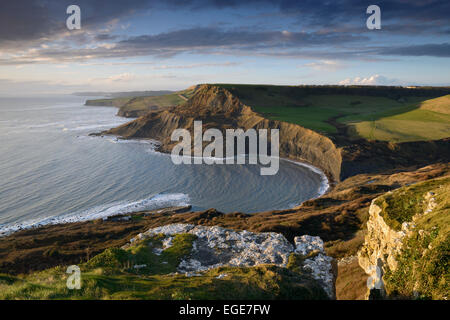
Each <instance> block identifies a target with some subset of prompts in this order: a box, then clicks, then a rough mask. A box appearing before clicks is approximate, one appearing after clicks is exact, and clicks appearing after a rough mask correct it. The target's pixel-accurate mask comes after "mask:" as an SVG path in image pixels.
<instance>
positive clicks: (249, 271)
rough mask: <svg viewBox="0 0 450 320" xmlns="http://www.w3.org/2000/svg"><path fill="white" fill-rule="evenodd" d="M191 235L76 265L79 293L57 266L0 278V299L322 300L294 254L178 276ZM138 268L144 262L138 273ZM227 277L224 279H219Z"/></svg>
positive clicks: (155, 239)
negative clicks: (274, 261) (282, 260)
mask: <svg viewBox="0 0 450 320" xmlns="http://www.w3.org/2000/svg"><path fill="white" fill-rule="evenodd" d="M194 240H195V236H193V235H191V234H180V235H177V236H175V238H174V240H173V246H171V247H170V248H168V249H166V250H164V251H163V252H162V253H161V254H160V255H157V254H155V253H154V251H153V250H154V249H155V248H161V247H162V242H161V236H155V237H153V238H151V239H148V240H145V241H144V242H141V243H138V244H137V245H135V246H132V247H130V248H128V249H126V250H124V249H119V248H111V249H107V250H105V251H104V252H102V253H101V254H99V255H97V256H95V257H94V258H92V259H91V260H89V261H88V262H87V263H84V264H82V265H80V268H81V271H82V274H81V276H82V284H81V289H80V290H69V289H67V287H66V281H67V277H68V275H67V274H65V268H63V267H56V268H52V269H47V270H44V271H40V272H35V273H32V274H30V275H27V276H22V277H14V276H9V275H4V274H3V275H1V274H0V299H326V298H327V296H326V294H325V292H324V291H323V289H322V288H321V287H320V286H319V285H318V284H317V282H316V281H314V280H312V278H311V276H310V275H309V274H307V273H304V272H303V271H301V270H300V269H299V263H301V260H302V258H301V257H298V256H297V255H292V256H291V258H290V261H289V265H288V268H280V267H276V266H273V265H261V266H256V267H245V268H238V267H220V268H216V269H212V270H209V271H207V272H205V273H204V274H203V275H202V276H193V277H187V276H185V275H181V274H172V273H173V272H176V267H177V265H178V264H179V263H180V261H181V259H182V258H183V257H185V256H186V255H187V254H189V252H190V250H191V249H192V242H193V241H194ZM136 264H146V265H147V267H144V268H141V269H135V268H133V266H134V265H136ZM221 274H222V275H223V274H225V275H226V276H225V277H224V278H222V279H218V278H217V276H219V275H221Z"/></svg>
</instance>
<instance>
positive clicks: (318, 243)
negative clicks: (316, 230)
mask: <svg viewBox="0 0 450 320" xmlns="http://www.w3.org/2000/svg"><path fill="white" fill-rule="evenodd" d="M294 242H295V252H296V253H299V254H302V255H307V254H308V253H310V252H312V251H319V252H324V249H323V241H322V239H320V237H312V236H308V235H303V236H300V237H295V238H294Z"/></svg>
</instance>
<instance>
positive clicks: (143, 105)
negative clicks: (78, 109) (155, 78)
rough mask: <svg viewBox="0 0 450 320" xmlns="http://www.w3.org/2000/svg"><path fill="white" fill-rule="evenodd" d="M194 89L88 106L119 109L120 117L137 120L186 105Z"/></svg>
mask: <svg viewBox="0 0 450 320" xmlns="http://www.w3.org/2000/svg"><path fill="white" fill-rule="evenodd" d="M193 92H194V88H188V89H186V90H182V91H177V92H172V93H168V94H166V93H164V92H163V94H158V95H151V96H132V97H119V98H112V99H96V100H87V101H86V105H87V106H108V107H116V108H119V111H118V113H117V115H118V116H121V117H128V118H137V117H140V116H142V115H145V114H146V113H147V112H150V111H155V110H161V109H164V108H167V107H172V106H176V105H179V104H182V103H184V102H185V101H186V100H187V99H188V98H189V97H191V96H192V94H193Z"/></svg>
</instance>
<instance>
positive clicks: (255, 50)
mask: <svg viewBox="0 0 450 320" xmlns="http://www.w3.org/2000/svg"><path fill="white" fill-rule="evenodd" d="M70 4H78V5H79V6H80V7H81V8H82V25H83V30H81V31H80V32H70V33H67V29H66V27H65V20H66V18H67V14H66V8H67V6H68V5H70ZM369 4H371V3H368V2H367V1H360V0H342V1H317V0H302V1H300V0H295V1H294V0H279V1H269V0H247V1H241V0H239V1H238V0H211V1H209V0H183V1H182V0H167V1H155V0H153V1H152V0H127V1H111V0H75V1H74V0H26V1H8V2H5V1H4V2H2V7H1V10H0V48H2V50H5V51H10V52H11V51H14V50H19V49H29V48H35V49H34V50H33V51H31V52H28V53H24V54H22V55H20V56H16V57H14V58H3V59H2V60H0V64H3V65H5V64H27V63H42V62H70V61H84V60H89V59H96V58H101V59H103V58H118V57H120V58H126V57H133V56H157V57H171V56H174V55H177V54H180V53H211V54H235V55H262V56H264V55H265V56H278V57H307V58H318V59H325V58H326V59H366V60H367V59H373V60H376V59H383V57H384V56H403V55H405V56H406V55H409V56H433V57H448V56H449V52H450V49H449V44H448V43H444V44H421V45H409V46H401V45H400V44H399V45H398V46H396V47H386V48H385V47H381V48H380V47H373V48H372V47H371V42H370V41H368V40H369V38H368V37H369V35H373V33H369V32H368V30H367V29H366V28H365V18H366V16H367V15H366V14H365V9H366V8H367V6H368V5H369ZM377 4H378V5H379V6H380V7H381V8H382V19H383V28H382V30H380V31H377V32H378V33H377V35H385V34H390V33H400V34H408V35H410V36H414V35H416V34H420V33H423V32H428V33H433V34H435V35H441V36H442V35H446V34H448V32H449V27H448V15H449V14H450V10H449V7H450V1H437V0H428V1H423V0H421V1H419V0H411V1H405V0H390V1H383V0H380V1H377ZM255 6H258V7H260V8H271V9H272V10H273V12H274V14H275V13H276V14H279V15H280V14H281V16H283V15H285V16H291V17H294V18H296V17H297V18H298V19H299V20H301V21H302V22H306V23H310V24H313V25H315V26H317V28H316V29H309V30H310V32H287V31H280V30H267V28H266V27H264V28H258V29H255V28H253V29H251V28H243V27H242V26H241V28H234V29H231V28H229V29H220V28H218V27H195V28H186V29H181V30H175V31H171V32H165V33H160V34H154V35H141V36H134V37H128V38H127V37H126V36H125V35H124V36H121V37H118V36H116V35H112V34H111V33H110V31H111V30H110V28H108V27H107V25H108V24H112V23H113V22H114V21H115V22H117V19H120V18H123V17H126V16H128V15H132V14H137V13H139V12H142V11H143V10H146V9H150V8H153V9H154V8H158V7H165V8H172V9H174V10H175V9H183V10H213V9H215V10H220V9H223V8H236V10H237V11H238V10H240V8H247V9H252V8H255ZM238 12H239V11H238ZM279 19H280V18H279ZM281 19H282V18H281ZM386 20H387V21H390V22H389V23H386V22H385V21H386ZM361 21H363V26H362V27H361ZM356 22H357V24H356ZM174 25H176V21H175V22H174ZM312 30H314V31H312ZM86 31H87V32H86ZM422 41H423V40H422ZM46 43H51V44H52V45H51V46H49V47H48V46H45V45H44V46H42V47H39V45H41V44H46ZM378 43H379V42H378ZM419 43H421V42H419ZM87 44H88V45H87ZM96 44H97V46H96ZM25 51H26V50H25Z"/></svg>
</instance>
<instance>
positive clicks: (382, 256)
mask: <svg viewBox="0 0 450 320" xmlns="http://www.w3.org/2000/svg"><path fill="white" fill-rule="evenodd" d="M381 211H382V209H381V208H380V207H379V206H377V205H376V204H375V200H374V201H372V204H371V206H370V208H369V221H368V222H367V235H366V237H365V243H364V245H363V247H362V248H361V249H360V250H359V251H358V262H359V265H360V266H361V268H363V269H364V271H365V272H366V273H367V274H368V275H369V276H370V278H369V282H368V285H370V286H372V287H373V288H375V289H379V290H381V293H382V294H383V295H384V294H385V287H384V283H383V281H382V276H383V274H384V273H386V271H387V268H389V270H395V269H396V268H397V262H396V260H395V256H396V255H397V254H398V253H399V252H400V250H401V247H402V239H403V237H404V236H405V232H404V231H395V230H393V229H391V228H390V227H389V226H388V225H387V224H386V222H385V221H384V220H383V218H382V217H381V216H380V212H381Z"/></svg>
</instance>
